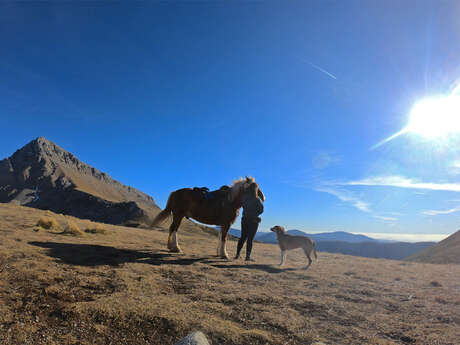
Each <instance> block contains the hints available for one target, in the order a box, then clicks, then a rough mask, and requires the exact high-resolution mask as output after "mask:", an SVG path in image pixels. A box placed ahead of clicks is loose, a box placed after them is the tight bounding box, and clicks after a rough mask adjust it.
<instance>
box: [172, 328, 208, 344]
mask: <svg viewBox="0 0 460 345" xmlns="http://www.w3.org/2000/svg"><path fill="white" fill-rule="evenodd" d="M174 345H210V344H209V341H208V339H207V338H206V336H205V335H204V334H203V332H200V331H198V332H193V333H191V334H189V335H187V336H186V337H185V338H182V339H181V340H179V341H178V342H177V343H175V344H174Z"/></svg>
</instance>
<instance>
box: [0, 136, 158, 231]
mask: <svg viewBox="0 0 460 345" xmlns="http://www.w3.org/2000/svg"><path fill="white" fill-rule="evenodd" d="M0 202H3V203H16V204H19V205H23V206H30V207H35V208H40V209H48V210H51V211H53V212H56V213H63V214H69V215H72V216H75V217H79V218H87V219H91V220H94V221H99V222H105V223H110V224H121V225H131V226H139V225H147V224H150V222H151V219H152V217H153V216H154V215H155V214H156V213H157V212H158V211H159V208H158V206H157V205H156V204H155V201H154V200H153V198H152V197H150V196H148V195H147V194H144V193H142V192H141V191H139V190H137V189H135V188H132V187H129V186H125V185H123V184H121V183H120V182H118V181H116V180H114V179H112V178H111V177H110V176H109V175H107V174H105V173H103V172H101V171H99V170H97V169H95V168H93V167H90V166H89V165H87V164H85V163H83V162H81V161H80V160H78V159H77V158H76V157H75V156H74V155H73V154H72V153H70V152H67V151H66V150H64V149H62V148H61V147H59V146H58V145H56V144H54V143H53V142H51V141H49V140H47V139H45V138H43V137H40V138H37V139H35V140H33V141H31V142H30V143H29V144H27V145H26V146H24V147H23V148H21V149H20V150H18V151H16V152H15V153H14V154H13V155H12V156H11V157H9V158H6V159H4V160H2V161H0Z"/></svg>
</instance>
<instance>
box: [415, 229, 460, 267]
mask: <svg viewBox="0 0 460 345" xmlns="http://www.w3.org/2000/svg"><path fill="white" fill-rule="evenodd" d="M407 260H408V261H417V262H428V263H432V264H460V230H458V231H457V232H455V233H453V234H452V235H450V236H449V237H447V238H445V239H444V240H442V241H441V242H439V243H437V244H435V245H433V246H431V247H429V248H426V249H425V250H423V251H421V252H419V253H417V254H414V255H412V256H410V257H408V258H407Z"/></svg>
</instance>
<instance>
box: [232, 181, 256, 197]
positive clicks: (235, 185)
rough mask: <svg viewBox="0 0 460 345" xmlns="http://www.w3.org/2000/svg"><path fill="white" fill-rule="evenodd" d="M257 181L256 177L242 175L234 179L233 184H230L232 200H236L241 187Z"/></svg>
mask: <svg viewBox="0 0 460 345" xmlns="http://www.w3.org/2000/svg"><path fill="white" fill-rule="evenodd" d="M254 182H256V181H255V179H254V177H250V176H249V177H240V178H239V179H237V180H235V181H233V183H232V185H231V186H230V190H231V191H230V199H231V201H233V200H235V199H236V197H237V196H238V194H239V193H240V192H241V189H242V188H244V187H245V185H248V184H251V183H254Z"/></svg>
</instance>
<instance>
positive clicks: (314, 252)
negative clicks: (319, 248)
mask: <svg viewBox="0 0 460 345" xmlns="http://www.w3.org/2000/svg"><path fill="white" fill-rule="evenodd" d="M313 254H315V259H317V260H318V255H316V243H315V241H313Z"/></svg>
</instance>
